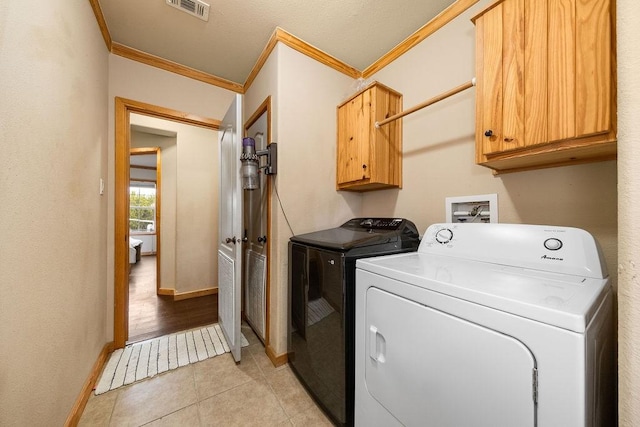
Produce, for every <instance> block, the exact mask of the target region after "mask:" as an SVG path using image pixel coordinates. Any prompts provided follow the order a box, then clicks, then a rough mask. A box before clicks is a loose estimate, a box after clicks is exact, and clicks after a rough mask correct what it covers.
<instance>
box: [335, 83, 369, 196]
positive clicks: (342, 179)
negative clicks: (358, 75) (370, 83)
mask: <svg viewBox="0 0 640 427" xmlns="http://www.w3.org/2000/svg"><path fill="white" fill-rule="evenodd" d="M372 126H373V123H372V122H371V89H369V90H366V91H364V92H363V93H362V94H360V95H358V96H356V97H355V98H353V99H352V100H351V101H349V102H347V103H346V104H343V105H342V106H341V107H340V108H338V153H337V156H338V164H337V181H338V184H343V183H347V182H354V181H358V180H362V179H368V178H369V170H370V168H368V167H366V166H365V167H363V165H368V164H369V156H370V153H369V150H370V147H369V144H370V141H369V132H370V129H371V128H372Z"/></svg>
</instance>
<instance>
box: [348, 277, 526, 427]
mask: <svg viewBox="0 0 640 427" xmlns="http://www.w3.org/2000/svg"><path fill="white" fill-rule="evenodd" d="M366 329H367V330H366V339H365V344H366V347H365V349H366V350H365V354H364V355H362V357H364V359H365V362H364V363H365V380H366V385H367V390H368V391H369V393H370V394H371V395H372V396H373V397H374V398H375V399H376V400H377V401H378V402H379V403H380V404H381V405H382V406H383V407H384V408H385V409H386V410H387V411H389V412H390V413H391V415H393V416H394V417H395V418H396V419H397V420H398V421H400V422H401V423H402V424H403V425H406V426H440V427H445V426H452V427H454V426H455V427H459V426H487V427H489V426H490V427H494V426H520V427H524V426H535V418H536V404H535V398H536V397H535V396H534V390H535V385H534V383H535V376H536V375H535V372H536V371H535V369H536V363H535V359H534V357H533V354H531V352H530V351H529V349H528V348H527V347H526V346H525V345H524V344H523V343H522V342H520V341H518V340H516V339H515V338H513V337H510V336H507V335H504V334H501V333H498V332H496V331H493V330H490V329H487V328H485V327H483V326H480V325H477V324H475V323H471V322H468V321H466V320H463V319H460V318H458V317H455V316H451V315H449V314H446V313H444V312H441V311H438V310H435V309H433V308H430V307H427V306H424V305H421V304H418V303H415V302H413V301H410V300H407V299H405V298H402V297H399V296H397V295H393V294H390V293H388V292H385V291H383V290H380V289H377V288H369V289H368V291H367V297H366ZM358 362H359V363H360V362H362V360H359V361H358Z"/></svg>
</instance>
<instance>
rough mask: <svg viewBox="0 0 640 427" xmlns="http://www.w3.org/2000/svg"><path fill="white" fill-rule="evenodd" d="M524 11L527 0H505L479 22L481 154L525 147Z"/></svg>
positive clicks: (478, 130)
mask: <svg viewBox="0 0 640 427" xmlns="http://www.w3.org/2000/svg"><path fill="white" fill-rule="evenodd" d="M524 9H525V2H524V0H506V1H504V2H502V3H500V4H498V5H496V6H495V7H494V8H493V9H491V10H490V11H488V12H487V13H485V14H484V15H483V16H482V17H481V18H480V19H478V21H477V22H476V34H477V38H476V43H477V46H476V47H477V52H479V57H478V61H479V64H478V67H477V68H478V70H477V77H478V80H479V81H478V96H479V100H480V102H479V104H478V105H477V114H478V117H481V119H480V120H478V122H479V123H478V126H479V127H478V128H477V132H478V137H479V138H481V140H482V154H489V153H495V152H502V151H507V150H513V149H516V148H521V147H523V146H524V145H525V135H524V132H525V123H524V120H525V98H524V94H525V80H524V79H525V73H524V67H525V50H524V46H525V31H524V30H525V28H524V21H523V20H522V16H523V15H524Z"/></svg>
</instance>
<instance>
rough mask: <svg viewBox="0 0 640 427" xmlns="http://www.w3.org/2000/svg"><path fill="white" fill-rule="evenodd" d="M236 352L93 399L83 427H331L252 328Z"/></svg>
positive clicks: (245, 332) (247, 327) (293, 376)
mask: <svg viewBox="0 0 640 427" xmlns="http://www.w3.org/2000/svg"><path fill="white" fill-rule="evenodd" d="M242 333H243V334H244V335H245V336H246V337H247V340H248V341H249V346H248V347H245V348H243V349H242V362H241V363H240V364H236V363H235V362H234V361H233V357H232V356H231V354H229V353H227V354H224V355H222V356H217V357H214V358H213V359H207V360H204V361H202V362H198V363H195V364H191V365H187V366H184V367H182V368H178V369H175V370H173V371H169V372H165V373H163V374H161V375H158V376H156V377H154V378H150V379H147V380H143V381H140V382H138V383H134V384H131V385H129V386H125V387H121V388H119V389H116V390H113V391H110V392H107V393H104V394H101V395H99V396H95V395H91V397H90V398H89V401H88V402H87V406H86V408H85V410H84V413H83V414H82V417H81V419H80V423H79V426H143V425H144V426H150V427H159V426H298V425H304V426H307V427H310V426H331V425H332V424H331V422H330V421H329V420H328V419H327V417H326V416H325V415H324V413H323V412H322V411H321V410H320V409H319V408H318V407H317V406H316V405H315V403H314V401H313V400H312V399H311V397H310V396H309V395H308V394H307V392H306V391H305V390H304V388H303V387H302V385H301V384H300V382H299V381H298V379H297V378H296V377H295V375H294V374H293V372H292V371H291V369H290V368H289V366H288V365H283V366H280V367H277V368H276V367H274V366H273V364H272V363H271V361H270V360H269V358H268V357H267V355H266V354H265V353H264V347H263V345H262V343H261V342H260V341H259V340H258V338H257V337H256V336H255V334H254V333H253V331H252V330H251V328H250V327H249V326H246V325H243V327H242Z"/></svg>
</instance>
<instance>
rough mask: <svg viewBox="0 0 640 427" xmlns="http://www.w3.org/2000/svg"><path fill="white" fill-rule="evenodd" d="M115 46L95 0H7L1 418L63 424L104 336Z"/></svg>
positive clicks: (0, 182)
mask: <svg viewBox="0 0 640 427" xmlns="http://www.w3.org/2000/svg"><path fill="white" fill-rule="evenodd" d="M107 56H108V54H107V50H106V48H105V45H104V41H103V40H102V36H101V34H100V31H99V29H98V26H97V24H96V20H95V17H94V15H93V12H92V11H91V6H90V4H89V2H87V1H81V2H69V1H66V0H51V1H47V2H41V1H33V0H27V1H22V2H0V75H2V79H0V94H2V96H0V145H1V146H2V154H0V224H2V225H1V226H0V360H1V361H2V368H0V425H3V426H9V425H11V426H13V425H16V426H44V425H57V426H60V425H63V424H64V421H65V419H66V418H67V415H68V414H69V412H70V410H71V408H72V406H73V404H74V403H75V400H76V398H77V397H78V395H79V393H80V390H81V389H82V386H83V384H84V382H85V380H86V379H87V377H88V375H89V373H90V371H91V369H92V366H93V364H94V363H95V361H96V359H97V357H98V354H99V353H100V351H101V350H102V348H103V346H104V344H105V343H106V342H107V341H108V339H107V337H106V335H105V306H106V304H107V301H106V264H105V259H106V227H105V224H106V221H107V197H106V195H105V196H100V195H99V180H100V178H101V177H104V178H106V176H107V162H106V159H107V114H108V113H107Z"/></svg>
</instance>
